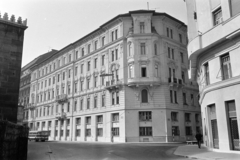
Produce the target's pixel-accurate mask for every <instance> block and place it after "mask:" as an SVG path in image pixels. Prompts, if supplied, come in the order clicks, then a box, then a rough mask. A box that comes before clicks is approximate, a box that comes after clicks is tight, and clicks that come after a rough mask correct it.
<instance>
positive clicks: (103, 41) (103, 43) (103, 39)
mask: <svg viewBox="0 0 240 160" xmlns="http://www.w3.org/2000/svg"><path fill="white" fill-rule="evenodd" d="M104 45H105V37H102V46H104Z"/></svg>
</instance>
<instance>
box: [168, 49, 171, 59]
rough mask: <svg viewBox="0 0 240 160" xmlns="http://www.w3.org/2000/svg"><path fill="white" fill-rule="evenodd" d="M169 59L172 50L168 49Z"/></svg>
mask: <svg viewBox="0 0 240 160" xmlns="http://www.w3.org/2000/svg"><path fill="white" fill-rule="evenodd" d="M168 58H171V48H170V47H168Z"/></svg>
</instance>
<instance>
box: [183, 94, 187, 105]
mask: <svg viewBox="0 0 240 160" xmlns="http://www.w3.org/2000/svg"><path fill="white" fill-rule="evenodd" d="M183 105H187V95H186V93H183Z"/></svg>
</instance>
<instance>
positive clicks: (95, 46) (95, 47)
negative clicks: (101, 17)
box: [94, 41, 98, 50]
mask: <svg viewBox="0 0 240 160" xmlns="http://www.w3.org/2000/svg"><path fill="white" fill-rule="evenodd" d="M97 44H98V41H95V42H94V50H97Z"/></svg>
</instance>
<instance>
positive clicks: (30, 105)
mask: <svg viewBox="0 0 240 160" xmlns="http://www.w3.org/2000/svg"><path fill="white" fill-rule="evenodd" d="M35 106H36V104H35V103H29V104H27V108H29V109H34V107H35Z"/></svg>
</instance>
